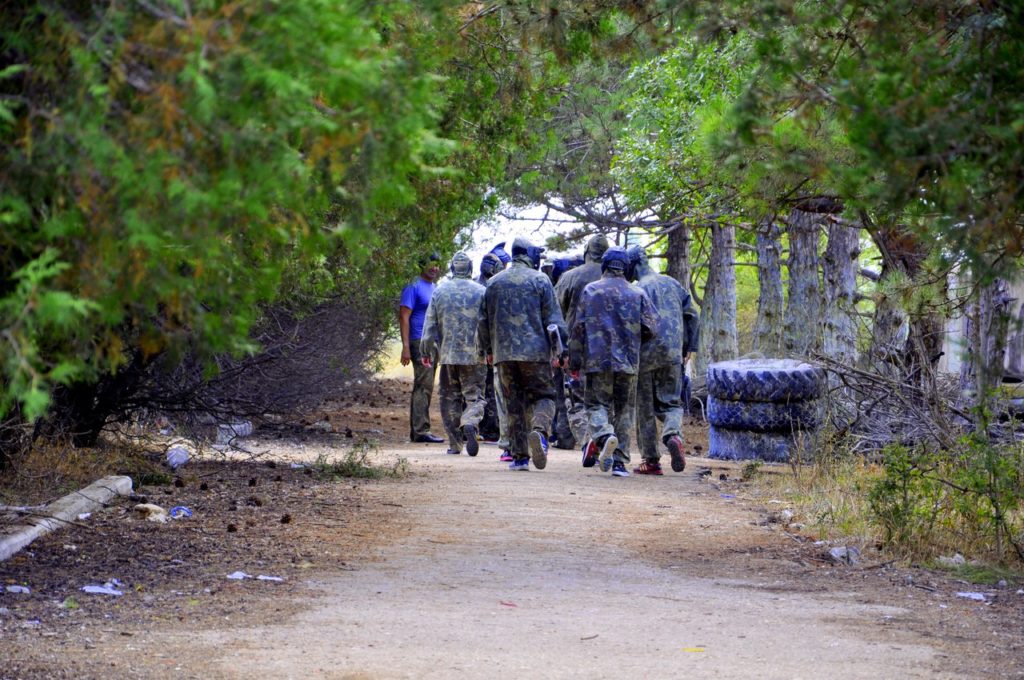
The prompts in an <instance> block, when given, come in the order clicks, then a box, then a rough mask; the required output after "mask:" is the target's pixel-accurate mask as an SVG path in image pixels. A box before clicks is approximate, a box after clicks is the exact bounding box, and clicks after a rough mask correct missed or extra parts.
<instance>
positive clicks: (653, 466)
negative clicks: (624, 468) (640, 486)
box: [633, 460, 665, 476]
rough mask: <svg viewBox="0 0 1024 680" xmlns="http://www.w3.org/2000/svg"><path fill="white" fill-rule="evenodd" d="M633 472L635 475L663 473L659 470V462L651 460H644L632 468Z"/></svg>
mask: <svg viewBox="0 0 1024 680" xmlns="http://www.w3.org/2000/svg"><path fill="white" fill-rule="evenodd" d="M633 473H634V474H637V475H659V476H660V475H663V474H665V473H664V472H662V471H661V463H655V462H654V461H652V460H645V461H644V462H643V463H641V464H640V465H639V466H638V467H635V468H633Z"/></svg>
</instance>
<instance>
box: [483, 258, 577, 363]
mask: <svg viewBox="0 0 1024 680" xmlns="http://www.w3.org/2000/svg"><path fill="white" fill-rule="evenodd" d="M527 262H528V259H527V258H526V257H525V256H519V257H516V258H514V259H513V260H512V264H511V265H509V267H508V269H506V270H504V271H502V272H499V273H498V274H495V275H494V276H493V277H492V278H491V280H490V281H488V282H487V292H486V293H485V294H484V301H483V305H482V308H481V314H480V333H479V335H480V346H481V348H482V349H483V352H484V353H485V354H493V355H494V363H496V364H498V363H501V362H502V361H548V359H549V358H550V356H551V353H550V352H551V350H550V348H549V346H548V344H549V343H548V335H547V330H546V329H547V327H548V326H549V325H551V324H554V325H555V326H557V327H558V332H559V335H560V336H561V337H562V341H563V342H565V338H566V331H565V322H564V321H562V312H561V311H560V310H559V309H558V305H557V304H555V291H554V289H553V288H552V287H551V281H550V280H549V279H548V277H547V276H546V275H545V274H542V273H541V272H539V271H537V270H535V269H534V268H533V267H531V266H530V265H529V264H527Z"/></svg>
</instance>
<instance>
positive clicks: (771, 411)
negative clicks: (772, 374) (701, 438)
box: [708, 395, 822, 432]
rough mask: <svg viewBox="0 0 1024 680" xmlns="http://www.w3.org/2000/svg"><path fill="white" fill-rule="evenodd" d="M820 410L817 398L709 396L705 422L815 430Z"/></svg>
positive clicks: (765, 429) (756, 429)
mask: <svg viewBox="0 0 1024 680" xmlns="http://www.w3.org/2000/svg"><path fill="white" fill-rule="evenodd" d="M821 413H822V409H821V400H820V399H809V400H807V401H790V402H771V401H728V400H725V399H718V398H717V397H713V396H710V395H709V396H708V422H709V423H711V424H712V425H714V426H715V427H719V428H723V429H728V430H749V431H751V432H793V431H794V430H816V429H818V426H819V425H820V424H821Z"/></svg>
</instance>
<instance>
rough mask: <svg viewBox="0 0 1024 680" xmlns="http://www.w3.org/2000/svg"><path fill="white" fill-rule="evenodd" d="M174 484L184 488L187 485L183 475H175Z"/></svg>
mask: <svg viewBox="0 0 1024 680" xmlns="http://www.w3.org/2000/svg"><path fill="white" fill-rule="evenodd" d="M174 486H176V487H177V488H179V489H183V488H184V487H185V480H183V479H182V478H181V477H175V478H174Z"/></svg>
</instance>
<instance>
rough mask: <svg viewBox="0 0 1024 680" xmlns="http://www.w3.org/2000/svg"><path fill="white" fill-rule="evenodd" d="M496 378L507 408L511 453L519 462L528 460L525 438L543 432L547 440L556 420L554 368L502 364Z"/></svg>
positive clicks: (538, 364)
mask: <svg viewBox="0 0 1024 680" xmlns="http://www.w3.org/2000/svg"><path fill="white" fill-rule="evenodd" d="M497 375H498V380H499V382H500V383H501V393H502V396H503V397H504V398H505V405H506V407H507V408H508V436H509V451H511V452H512V455H513V456H514V457H516V458H527V457H529V455H530V454H529V451H528V450H527V448H526V436H527V435H528V434H529V433H530V430H540V431H542V432H543V433H544V436H547V434H548V433H549V432H550V431H551V423H552V421H553V420H554V419H555V382H554V380H553V379H552V377H551V365H550V364H548V363H547V362H545V361H541V362H533V361H503V362H501V363H500V364H498V372H497ZM527 418H529V422H527Z"/></svg>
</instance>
